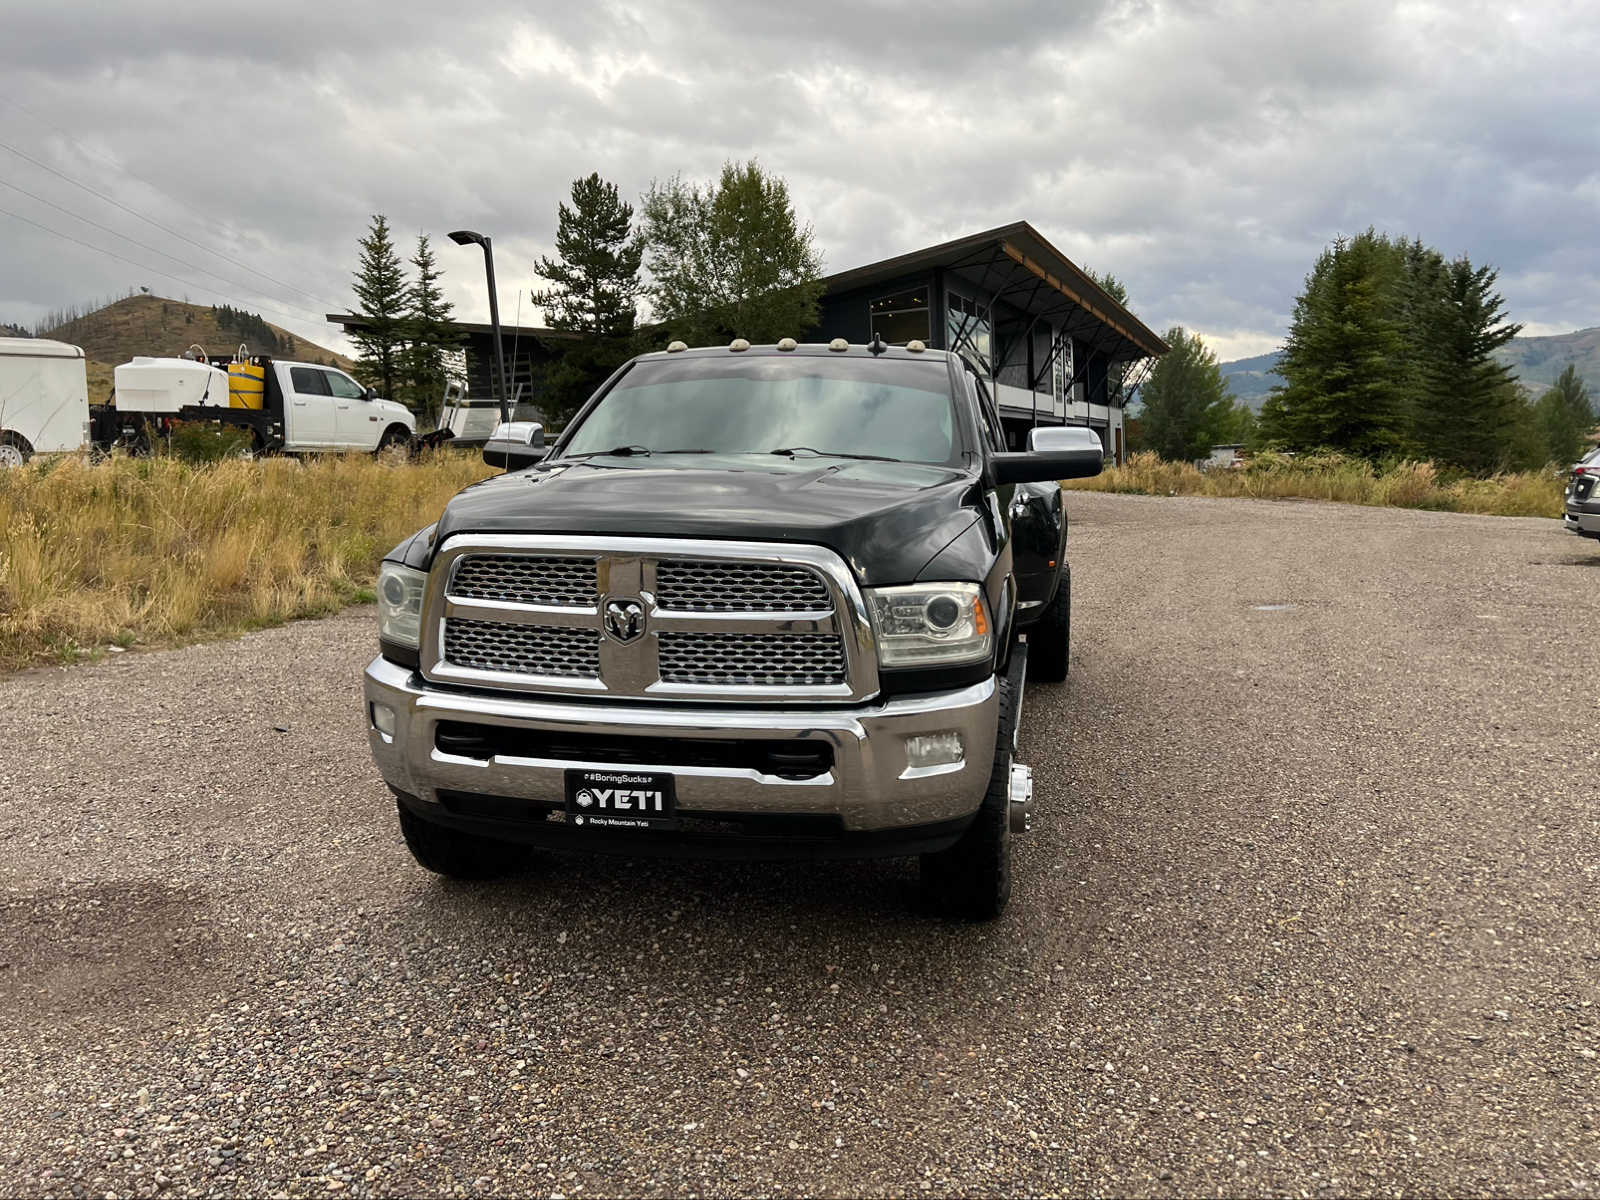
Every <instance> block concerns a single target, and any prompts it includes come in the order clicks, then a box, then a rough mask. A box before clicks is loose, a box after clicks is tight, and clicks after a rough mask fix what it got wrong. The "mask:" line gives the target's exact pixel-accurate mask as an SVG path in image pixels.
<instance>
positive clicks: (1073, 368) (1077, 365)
mask: <svg viewBox="0 0 1600 1200" xmlns="http://www.w3.org/2000/svg"><path fill="white" fill-rule="evenodd" d="M823 282H824V285H825V288H826V291H825V292H824V294H823V298H822V306H821V319H820V321H819V325H818V336H819V337H820V338H821V339H822V340H831V339H832V338H836V337H842V338H844V339H846V340H847V341H851V342H868V341H871V340H872V337H873V335H874V334H877V335H878V336H880V337H882V338H883V340H884V341H886V342H891V343H904V342H908V341H910V340H911V339H913V338H920V339H921V340H922V341H924V342H926V343H927V344H928V345H929V346H930V347H932V348H934V349H939V350H954V351H957V352H959V353H961V354H962V355H964V356H965V357H966V358H967V359H968V360H969V361H971V362H972V364H973V365H974V366H975V367H977V368H978V371H979V373H980V374H981V375H983V376H984V377H985V378H986V379H987V380H988V381H989V383H990V386H991V388H992V389H993V391H994V393H995V399H996V402H997V403H998V405H999V408H1000V415H1001V419H1002V421H1003V422H1004V424H1005V426H1006V433H1007V437H1008V439H1009V440H1010V442H1011V443H1012V445H1013V446H1016V447H1020V446H1022V445H1023V443H1024V441H1025V439H1026V436H1027V430H1028V429H1029V428H1030V427H1031V426H1032V425H1033V424H1034V423H1035V422H1037V423H1039V424H1048V425H1060V424H1066V423H1071V424H1080V425H1088V426H1090V427H1091V428H1094V429H1095V430H1097V431H1098V432H1099V433H1100V437H1101V440H1102V442H1103V443H1104V444H1105V447H1106V449H1107V451H1108V452H1110V453H1111V454H1113V455H1115V457H1116V459H1117V461H1118V462H1121V461H1122V458H1123V450H1124V421H1123V406H1124V404H1125V403H1126V401H1127V399H1128V397H1129V395H1130V394H1131V393H1132V391H1133V389H1134V388H1135V387H1137V386H1138V383H1139V381H1140V379H1141V378H1142V377H1143V373H1144V370H1146V369H1148V366H1149V365H1150V364H1151V363H1153V362H1154V360H1155V359H1156V358H1157V357H1159V356H1160V355H1162V354H1165V353H1166V351H1167V344H1166V343H1165V342H1163V341H1162V340H1161V339H1160V338H1159V337H1157V336H1156V335H1155V334H1154V333H1153V332H1151V331H1150V330H1149V329H1148V328H1147V327H1146V326H1145V324H1144V323H1143V322H1142V321H1140V320H1139V318H1138V317H1136V316H1134V315H1133V314H1132V313H1130V312H1129V311H1128V310H1127V309H1126V308H1124V307H1122V305H1120V304H1118V303H1117V302H1116V301H1115V300H1113V299H1112V298H1111V297H1110V296H1109V295H1108V294H1107V293H1106V291H1105V289H1103V288H1102V287H1100V285H1099V284H1097V283H1095V281H1094V280H1093V279H1091V278H1090V277H1089V276H1088V274H1087V273H1086V272H1084V271H1083V270H1082V269H1081V268H1080V267H1078V266H1077V265H1076V264H1074V263H1073V262H1072V261H1071V260H1070V259H1068V258H1067V256H1066V255H1064V254H1062V253H1061V252H1060V251H1059V250H1057V249H1056V248H1055V247H1054V246H1052V245H1051V244H1050V243H1049V242H1048V241H1046V240H1045V239H1044V237H1043V236H1042V235H1041V234H1040V233H1039V232H1038V230H1036V229H1034V228H1033V226H1032V225H1030V224H1028V223H1027V222H1026V221H1017V222H1014V223H1013V224H1010V225H1002V226H1000V227H999V228H996V229H988V230H984V231H983V232H982V233H975V234H972V235H970V236H968V237H963V238H957V239H956V240H955V241H951V242H945V243H943V244H942V245H938V246H930V247H928V248H927V249H925V250H915V251H912V252H911V253H909V254H902V255H899V256H897V257H895V258H886V259H884V260H882V261H881V262H875V263H869V264H867V265H866V266H864V267H856V268H854V269H853V270H849V271H841V272H840V273H838V274H836V275H830V276H829V277H828V278H827V279H825V280H824V281H823Z"/></svg>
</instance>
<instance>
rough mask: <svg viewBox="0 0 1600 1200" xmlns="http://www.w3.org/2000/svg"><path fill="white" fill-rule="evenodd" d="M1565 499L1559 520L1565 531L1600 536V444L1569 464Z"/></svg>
mask: <svg viewBox="0 0 1600 1200" xmlns="http://www.w3.org/2000/svg"><path fill="white" fill-rule="evenodd" d="M1566 499H1567V511H1566V513H1565V514H1564V515H1563V516H1562V518H1561V524H1562V525H1563V526H1564V527H1565V528H1566V530H1567V532H1568V533H1575V534H1577V535H1578V536H1579V537H1590V538H1595V539H1600V447H1596V448H1595V449H1593V450H1591V451H1590V452H1589V453H1588V454H1586V455H1584V456H1583V458H1581V459H1580V460H1578V462H1577V463H1576V464H1575V465H1574V466H1573V468H1572V479H1571V480H1570V481H1569V482H1568V484H1567V498H1566Z"/></svg>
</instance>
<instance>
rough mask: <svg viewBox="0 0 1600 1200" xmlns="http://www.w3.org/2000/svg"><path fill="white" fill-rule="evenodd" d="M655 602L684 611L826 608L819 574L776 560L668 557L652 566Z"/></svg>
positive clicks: (826, 598)
mask: <svg viewBox="0 0 1600 1200" xmlns="http://www.w3.org/2000/svg"><path fill="white" fill-rule="evenodd" d="M656 603H658V604H659V605H660V606H661V607H662V608H665V609H673V610H677V611H682V612H828V611H830V610H831V609H832V608H833V601H832V599H831V598H830V597H829V595H828V586H827V584H825V583H823V581H822V577H821V576H820V575H818V574H817V573H816V572H815V571H813V570H810V569H809V568H807V567H792V566H788V565H787V564H778V563H749V562H719V561H716V560H708V561H701V560H697V559H687V558H678V559H668V560H666V561H663V562H661V563H660V564H658V565H657V567H656Z"/></svg>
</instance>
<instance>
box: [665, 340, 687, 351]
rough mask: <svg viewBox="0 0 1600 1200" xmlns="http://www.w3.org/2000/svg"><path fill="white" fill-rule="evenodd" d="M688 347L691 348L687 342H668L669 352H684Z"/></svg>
mask: <svg viewBox="0 0 1600 1200" xmlns="http://www.w3.org/2000/svg"><path fill="white" fill-rule="evenodd" d="M688 348H689V346H688V343H687V342H668V343H667V353H668V354H682V353H683V352H684V351H685V350H687V349H688Z"/></svg>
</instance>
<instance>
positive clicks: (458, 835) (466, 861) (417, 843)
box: [397, 802, 527, 879]
mask: <svg viewBox="0 0 1600 1200" xmlns="http://www.w3.org/2000/svg"><path fill="white" fill-rule="evenodd" d="M397 808H398V809H399V812H400V832H401V833H402V834H404V835H405V839H406V846H407V848H408V849H409V850H410V851H411V857H412V858H414V859H416V860H417V864H418V865H419V866H421V867H424V868H426V869H427V870H429V871H432V872H433V873H434V874H435V875H443V876H446V877H447V878H450V879H498V878H499V877H500V876H502V875H509V874H511V873H512V872H513V871H515V870H516V869H517V868H518V867H520V866H522V865H523V863H524V862H525V860H526V858H527V854H526V851H524V850H523V849H522V848H521V847H520V846H513V845H508V844H507V843H505V842H496V841H491V840H490V839H489V838H482V837H477V836H475V835H473V834H470V833H462V832H461V831H460V830H458V829H449V828H447V827H445V826H443V825H435V824H434V823H433V822H432V821H425V820H423V819H422V818H421V817H419V816H417V815H416V814H415V813H413V812H411V811H410V810H409V809H408V808H406V806H405V805H404V804H403V803H398V802H397Z"/></svg>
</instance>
